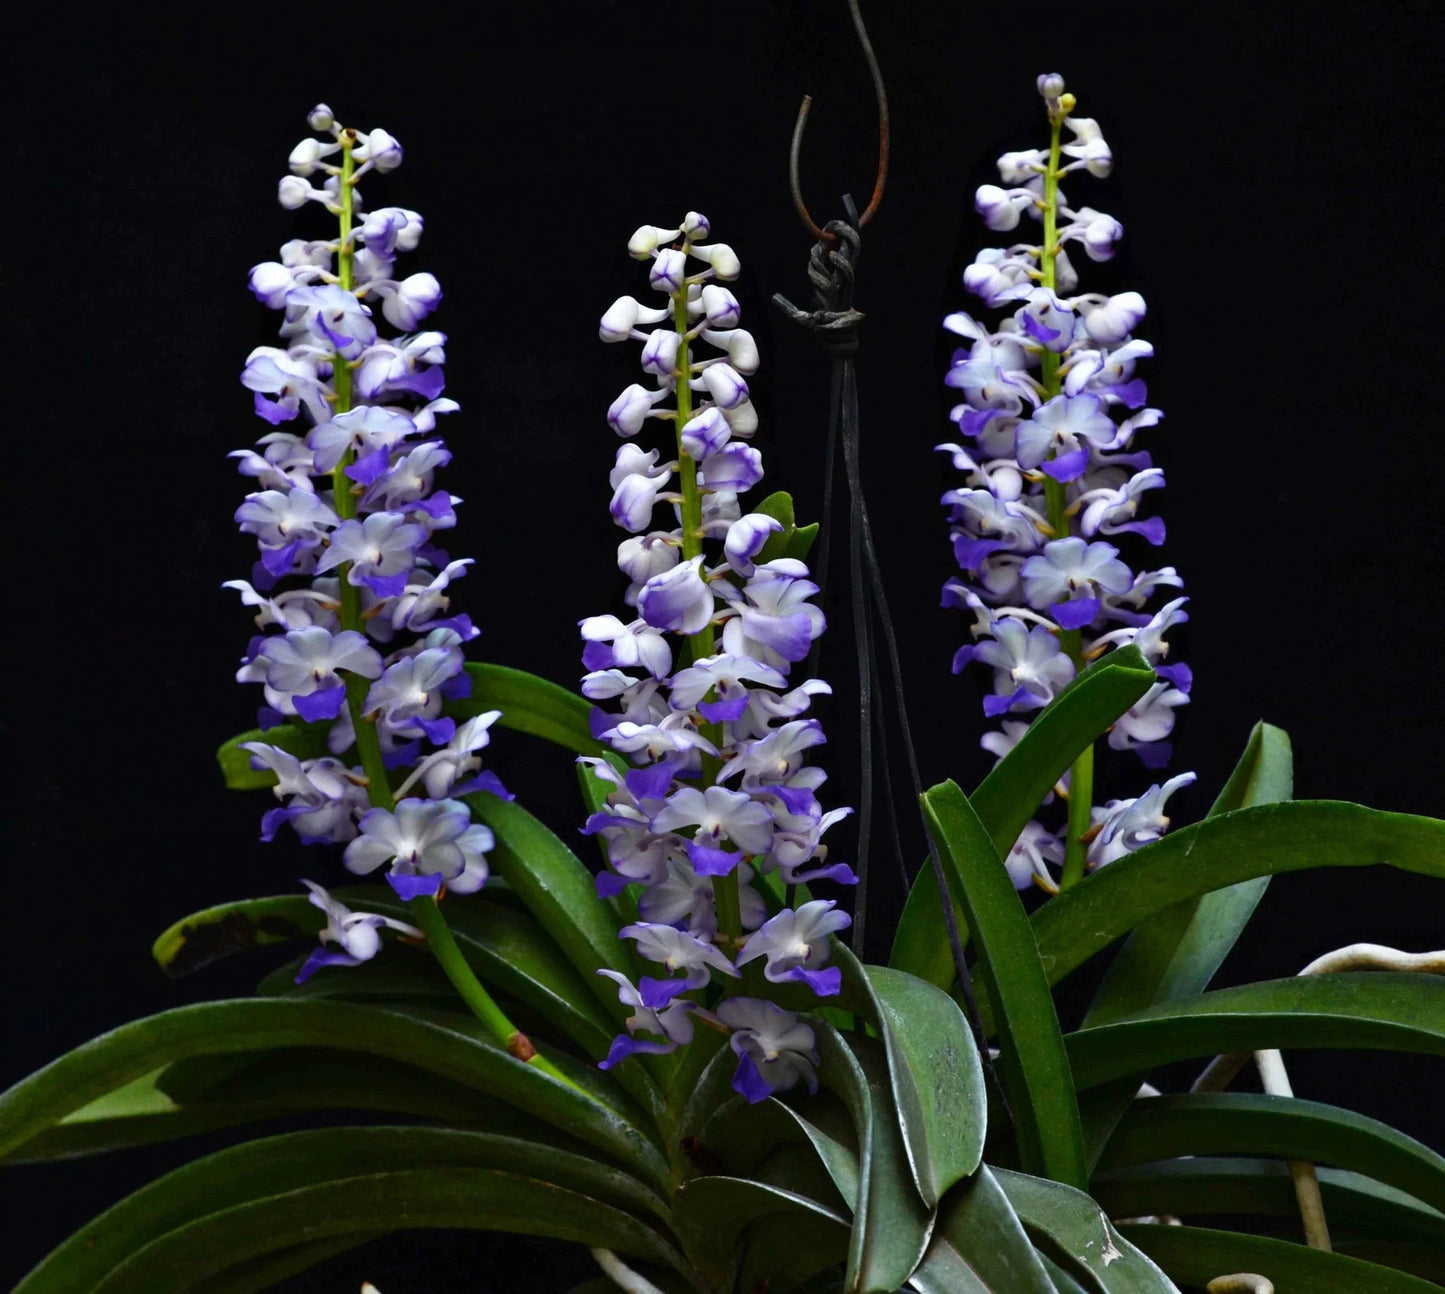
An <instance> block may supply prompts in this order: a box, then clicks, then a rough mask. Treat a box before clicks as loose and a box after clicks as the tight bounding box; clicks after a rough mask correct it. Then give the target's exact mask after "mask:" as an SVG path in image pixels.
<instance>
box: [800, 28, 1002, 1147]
mask: <svg viewBox="0 0 1445 1294" xmlns="http://www.w3.org/2000/svg"><path fill="white" fill-rule="evenodd" d="M848 9H849V12H850V14H851V16H852V19H853V28H854V30H855V31H856V32H857V34H858V43H859V45H860V46H861V47H862V50H863V57H864V59H865V60H866V61H867V63H868V73H869V76H870V77H871V78H872V81H873V92H874V95H875V96H876V98H877V101H878V173H877V176H876V178H875V179H874V183H873V192H872V194H871V196H870V197H869V199H868V206H867V208H866V209H865V210H864V212H863V214H862V215H861V216H860V215H859V214H858V210H857V208H856V207H855V206H854V205H853V199H852V198H851V197H849V196H848V195H846V194H845V195H844V197H843V208H844V211H845V212H846V213H847V216H848V220H847V222H846V223H845V222H844V221H841V220H831V221H829V222H828V224H827V225H825V226H824V227H823V228H822V229H819V228H818V226H817V225H816V224H814V223H813V218H812V216H811V215H809V213H808V206H807V203H806V202H804V201H803V193H802V187H801V185H800V184H799V181H798V158H799V154H800V152H801V150H802V143H803V128H804V126H805V125H806V124H807V121H808V109H809V108H810V107H811V105H812V99H811V97H809V96H806V95H805V96H804V98H803V104H802V107H801V108H800V109H799V111H798V119H797V122H796V124H795V125H794V127H793V142H792V147H791V148H790V150H789V155H788V187H789V189H790V190H791V192H792V195H793V206H794V208H795V210H796V211H797V213H798V217H799V219H801V220H802V222H803V227H804V228H805V229H806V230H807V231H808V233H809V234H811V235H812V237H813V239H814V240H815V241H814V244H813V249H812V252H811V253H810V255H809V257H808V280H809V282H811V283H812V285H813V296H814V305H815V308H814V309H812V310H799V309H798V307H797V306H795V305H793V303H792V302H791V301H789V300H788V299H787V298H786V297H785V296H783V295H782V293H780V292H779V293H775V294H774V296H773V304H774V305H776V306H778V308H779V309H781V310H782V311H783V312H784V313H785V314H787V315H788V317H789V318H790V319H792V320H793V321H794V322H795V323H799V324H802V325H803V327H805V328H807V329H808V330H809V331H810V332H811V333H812V334H813V335H814V336H815V337H817V338H818V340H819V341H820V342H822V343H823V349H824V350H826V351H827V352H828V353H829V354H830V355H832V356H833V376H832V382H831V384H830V400H829V415H828V439H827V448H826V452H825V467H824V478H823V516H822V519H821V520H822V527H821V529H822V534H821V535H820V536H819V541H818V556H817V560H816V562H815V564H814V572H815V575H816V577H817V583H818V586H819V600H820V601H822V600H823V595H824V594H825V593H826V590H827V584H828V560H829V549H830V544H829V532H830V528H831V524H832V504H833V475H834V466H833V464H834V458H835V455H834V447H835V446H836V444H837V440H838V437H839V435H840V434H841V436H842V440H843V457H844V464H845V471H846V474H847V478H848V493H849V546H848V547H849V566H850V569H851V573H852V578H853V590H854V592H853V598H852V605H853V632H854V638H855V640H856V643H857V651H858V697H859V724H860V727H859V731H860V737H861V741H860V746H861V751H860V755H861V763H862V769H861V771H862V778H863V784H862V787H861V788H860V790H861V799H862V803H861V805H860V806H859V841H858V867H857V871H858V893H857V898H856V902H855V915H854V922H853V938H852V944H853V947H854V949H855V950H856V951H857V952H858V953H859V954H861V953H862V952H863V934H864V922H865V916H866V910H867V902H866V900H867V885H868V839H869V835H870V834H871V827H872V798H873V734H872V727H873V723H872V700H873V692H874V690H875V689H876V690H878V691H879V692H881V690H882V689H881V686H880V684H881V679H880V676H879V672H878V666H877V658H876V656H875V655H874V653H873V650H872V632H871V628H870V625H869V622H868V603H867V601H865V598H864V596H863V595H862V594H861V593H860V590H861V589H862V588H863V587H864V579H863V576H864V575H865V574H871V576H872V579H871V581H869V584H870V585H871V588H872V593H873V597H872V602H873V607H874V609H875V611H876V612H877V614H878V619H879V623H880V625H881V626H882V629H883V637H884V642H885V644H886V645H887V648H888V661H889V665H890V667H891V668H892V671H893V692H894V702H895V704H896V706H897V709H898V721H899V726H900V728H901V729H902V737H903V748H904V750H905V751H906V752H907V755H908V772H909V776H910V777H911V779H912V782H913V795H914V800H915V802H916V803H917V804H918V806H919V813H920V815H922V814H923V782H922V779H921V777H920V776H919V773H918V759H917V756H916V755H915V753H914V750H913V735H912V733H911V731H910V729H909V724H908V707H907V704H906V702H905V700H904V696H903V674H902V671H901V669H900V667H899V660H898V640H897V637H896V635H895V634H894V632H893V620H892V618H891V617H890V616H889V614H888V599H887V596H886V595H885V594H884V592H883V573H882V570H881V569H880V567H879V564H878V554H877V551H876V550H875V549H874V546H873V532H872V527H871V526H870V525H869V522H868V508H867V505H866V504H865V502H864V500H863V484H862V477H861V474H860V472H859V467H858V457H859V434H858V381H857V373H856V371H855V368H854V360H853V357H854V355H856V354H857V351H858V325H859V324H860V323H862V321H863V315H862V313H861V312H860V311H858V310H855V309H854V308H853V287H854V282H855V279H856V269H855V265H856V262H857V260H858V254H859V251H860V249H861V246H862V240H861V239H860V237H859V230H861V229H862V228H863V226H864V225H866V224H867V223H868V222H869V221H870V220H871V219H872V218H873V216H874V215H875V214H876V213H877V210H878V204H879V203H880V202H881V201H882V198H883V186H884V182H885V181H886V179H887V176H888V153H889V134H890V131H889V121H888V95H887V93H886V91H885V90H884V87H883V73H882V71H881V70H880V69H879V66H878V59H877V57H876V56H875V55H874V53H873V45H872V42H871V41H869V39H868V29H867V28H866V27H865V26H864V24H863V15H862V13H861V12H860V10H859V7H858V0H848ZM821 649H822V641H821V639H817V640H815V641H814V644H813V649H812V651H811V652H810V653H809V656H808V671H809V674H810V675H812V676H816V674H817V665H818V659H819V654H820V651H821ZM882 735H883V734H882V733H881V732H880V737H881V736H882ZM883 772H884V791H885V794H886V797H887V805H888V820H889V824H890V826H891V828H892V835H893V846H894V853H895V855H896V856H897V862H898V867H899V870H900V871H901V872H902V873H903V877H904V881H905V889H906V883H907V880H908V869H907V866H906V865H905V864H904V862H903V849H902V845H901V843H900V840H899V836H898V814H897V813H896V812H895V811H894V805H893V786H892V779H891V778H890V776H889V770H888V756H887V743H886V740H885V741H884V743H883ZM923 838H924V839H925V840H926V841H927V842H928V857H929V861H930V863H931V865H932V868H933V880H934V884H935V885H937V887H938V894H939V903H940V906H941V907H942V909H943V925H944V929H945V930H946V931H947V932H948V947H949V951H950V952H951V953H952V955H953V969H954V972H955V974H956V975H957V976H958V983H959V988H960V989H961V990H962V992H963V999H964V1004H965V1006H966V1008H967V1014H968V1022H969V1025H970V1027H971V1028H972V1030H973V1034H974V1038H975V1040H976V1042H977V1043H978V1050H979V1056H980V1059H981V1060H982V1061H983V1067H984V1071H985V1073H987V1075H988V1077H989V1079H990V1080H991V1082H992V1084H993V1087H994V1090H995V1091H996V1093H997V1095H998V1098H999V1100H1000V1102H1001V1103H1002V1105H1003V1108H1004V1110H1005V1112H1006V1113H1007V1114H1008V1117H1009V1119H1010V1122H1012V1119H1013V1114H1012V1111H1011V1110H1009V1103H1008V1097H1007V1095H1006V1094H1005V1092H1004V1090H1003V1084H1002V1083H1001V1082H999V1078H998V1075H997V1073H995V1071H994V1067H993V1061H992V1060H991V1058H990V1057H989V1052H988V1040H987V1039H986V1038H985V1036H984V1032H983V1024H982V1021H981V1020H980V1019H979V1014H978V1003H977V1001H976V1000H975V998H974V992H973V979H972V977H971V976H970V975H969V973H968V963H967V962H966V961H965V959H964V955H963V940H962V938H961V937H960V935H959V930H958V919H957V917H956V916H955V914H954V910H953V896H952V894H951V892H950V891H949V887H948V877H947V876H946V874H945V873H944V870H943V861H942V859H940V858H939V856H938V847H937V845H936V844H935V843H934V840H933V834H932V832H930V831H929V830H928V821H927V818H926V816H924V821H923ZM794 889H795V887H792V886H790V887H789V889H788V903H789V906H792V902H793V894H794Z"/></svg>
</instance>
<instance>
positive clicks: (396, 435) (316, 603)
mask: <svg viewBox="0 0 1445 1294" xmlns="http://www.w3.org/2000/svg"><path fill="white" fill-rule="evenodd" d="M308 121H309V123H310V125H311V126H312V128H313V129H315V130H317V131H319V132H323V133H324V134H325V135H326V136H327V138H326V139H325V140H317V139H314V138H307V139H304V140H302V141H301V143H299V144H298V145H297V146H296V147H295V148H294V149H293V150H292V152H291V158H290V167H291V172H292V174H291V175H289V176H287V177H286V179H284V180H282V181H281V186H280V191H279V196H280V201H281V204H282V205H283V206H285V207H288V208H297V207H301V206H304V205H305V204H306V202H307V201H310V200H316V201H318V202H321V203H322V204H323V205H324V206H325V207H326V208H327V210H328V211H330V212H331V213H332V214H333V215H335V216H337V217H338V218H339V228H338V229H337V230H336V232H334V233H333V234H332V236H330V237H328V238H321V239H313V240H310V241H306V240H302V239H296V240H293V241H291V242H288V243H287V244H286V245H285V246H283V247H282V248H281V256H280V260H278V261H267V262H264V263H262V264H260V265H257V266H255V267H254V268H253V269H252V270H251V275H250V286H251V291H252V292H253V293H254V294H255V295H256V297H257V298H258V299H259V300H260V301H261V302H262V303H263V304H264V305H266V306H268V307H270V308H271V309H273V310H280V311H282V312H283V315H284V320H283V322H282V324H281V330H280V331H281V340H282V345H281V346H259V347H257V348H256V349H255V350H254V351H252V352H251V355H250V356H249V358H248V359H247V361H246V365H245V368H244V369H243V371H242V373H241V382H242V384H243V385H244V386H245V387H246V388H247V389H249V390H250V391H251V392H253V395H254V405H255V411H256V413H257V414H258V415H259V416H260V417H261V419H262V420H263V421H264V422H265V423H266V424H267V426H268V430H267V433H266V434H265V435H263V436H262V437H261V438H260V439H259V441H257V443H256V446H255V448H254V449H246V450H238V451H236V452H235V453H234V454H232V455H231V457H232V458H234V459H236V460H237V465H238V466H239V468H240V471H241V473H242V475H243V476H245V477H248V478H250V479H251V480H252V481H254V483H255V488H254V490H253V492H252V493H250V494H248V495H247V496H246V499H245V501H244V502H243V503H242V504H241V506H240V508H239V509H238V510H237V512H236V520H237V522H238V523H239V525H240V528H241V530H242V531H243V532H244V533H246V534H248V535H251V536H253V537H254V538H255V541H256V544H257V547H258V550H259V551H258V560H257V562H256V564H255V567H254V568H253V570H252V572H251V578H250V580H249V581H247V580H231V581H229V582H228V583H227V585H226V587H227V588H231V589H235V590H236V591H237V592H239V593H240V595H241V599H242V601H243V602H244V603H245V604H246V605H247V606H250V607H254V608H255V609H256V613H257V614H256V626H257V628H258V630H259V631H260V632H259V633H258V634H257V636H256V637H254V638H253V639H252V640H251V643H250V646H249V648H248V650H247V652H246V655H245V657H244V659H243V663H242V666H241V669H240V671H239V672H238V673H237V675H236V677H237V679H238V680H239V681H241V682H243V683H259V684H260V685H261V687H262V689H263V693H264V697H265V704H264V706H263V707H262V710H261V716H260V722H261V727H262V729H263V731H269V730H272V729H277V728H282V729H283V730H284V729H285V728H287V727H290V726H292V725H298V724H325V725H327V728H326V741H327V746H328V748H329V751H330V754H328V755H325V756H322V757H320V758H315V759H300V758H297V757H296V756H295V755H294V754H292V753H290V752H289V751H288V749H287V746H288V744H289V743H288V742H287V741H284V740H283V741H280V742H277V743H272V742H271V741H268V740H265V739H262V740H258V741H252V742H246V743H244V749H246V750H247V751H248V752H249V753H250V755H251V759H252V765H253V767H255V768H257V769H268V770H270V771H271V772H272V773H274V774H275V776H276V788H275V789H276V796H277V799H278V800H280V801H281V804H280V806H279V807H277V808H274V809H272V810H271V811H270V812H269V813H267V814H266V815H265V817H264V818H263V819H262V838H263V839H265V840H270V839H272V838H273V837H274V836H275V834H276V832H277V831H278V830H279V829H280V828H281V827H282V826H283V825H285V824H287V823H289V824H290V826H291V828H292V829H293V830H294V831H295V832H296V833H297V835H299V836H300V837H301V839H302V840H303V841H306V842H307V843H312V844H318V843H319V844H326V843H334V844H344V845H345V846H346V853H345V863H346V866H347V868H348V869H349V870H351V871H352V872H356V873H363V874H365V873H370V872H373V871H376V870H377V869H378V868H381V867H386V868H387V872H388V875H387V879H388V880H389V881H390V882H391V884H392V886H393V888H394V889H395V890H396V891H397V893H398V894H399V895H400V896H401V897H402V898H404V899H410V898H414V897H416V896H417V895H420V894H436V893H438V892H439V891H440V890H441V888H442V887H443V886H446V887H448V888H450V889H452V890H455V891H458V892H462V893H466V892H470V891H474V890H477V889H480V888H481V886H482V885H483V883H484V882H485V881H486V879H487V863H486V853H487V851H488V850H489V849H491V847H492V844H493V841H492V833H491V831H490V830H489V829H488V828H487V827H485V826H483V825H481V824H479V823H478V824H474V823H473V822H472V821H471V814H470V811H469V810H468V808H467V807H466V805H465V804H464V803H462V801H461V799H460V798H459V797H460V796H462V795H464V794H466V793H468V792H471V791H476V790H487V791H490V792H492V793H493V794H498V795H506V791H505V789H504V788H503V787H502V784H501V783H500V782H499V781H498V780H497V778H496V776H495V775H494V774H491V773H484V772H482V771H481V759H480V756H479V753H478V752H480V751H481V750H482V749H483V748H484V747H485V746H486V745H487V742H488V729H489V728H490V727H491V725H492V724H493V723H494V722H495V721H496V719H497V718H498V717H499V712H498V711H490V712H488V713H485V714H480V715H476V716H474V717H473V718H470V719H468V720H466V721H465V722H464V723H462V724H460V725H458V724H457V723H456V721H455V720H453V719H452V718H450V717H448V716H445V715H443V714H442V707H443V704H444V703H445V702H446V701H448V700H456V699H460V698H463V697H465V696H466V695H467V694H468V693H469V691H470V683H469V680H468V678H467V676H466V674H465V672H464V661H463V658H462V644H463V643H465V642H466V641H468V640H469V639H471V638H474V637H476V635H477V630H476V629H475V628H474V627H473V625H472V622H471V620H470V619H469V618H468V617H467V616H466V615H464V614H452V613H451V609H450V605H449V594H450V586H451V584H452V582H453V581H455V580H457V579H460V578H461V577H463V576H464V575H465V574H466V571H467V567H468V566H469V565H470V564H471V559H470V558H462V559H460V560H453V559H452V558H451V556H450V555H449V554H448V553H447V552H446V551H445V550H444V549H443V548H442V547H441V546H440V543H439V540H440V539H441V537H442V535H441V532H443V531H446V530H448V529H450V528H451V527H453V526H455V524H456V505H457V504H459V503H460V502H461V500H460V499H458V498H457V497H456V496H454V495H451V494H448V493H447V492H446V491H445V490H439V489H437V488H436V484H435V477H436V473H437V471H438V469H440V468H442V467H444V466H445V465H446V464H447V463H448V462H449V461H450V459H451V453H450V451H449V450H448V449H447V448H446V445H445V444H444V443H443V441H442V439H441V438H440V436H439V435H438V434H437V418H438V416H439V415H441V414H445V413H451V412H453V411H455V410H456V408H457V405H456V402H455V401H453V400H449V399H446V398H445V397H443V395H442V389H443V385H444V381H443V376H442V369H441V364H442V362H443V360H444V358H445V357H444V353H443V347H444V345H445V343H446V337H445V335H444V334H442V333H439V332H430V331H418V329H419V326H420V324H421V322H422V320H424V319H425V318H426V317H427V315H429V314H430V313H431V312H432V310H433V309H435V307H436V306H437V304H438V303H439V302H440V300H441V288H440V286H439V285H438V283H437V281H436V279H435V278H433V277H432V275H430V274H427V273H412V274H408V275H406V276H405V277H398V276H397V274H396V269H395V267H396V261H397V258H398V257H399V256H400V255H402V254H405V253H409V252H412V251H414V250H415V249H416V247H417V245H418V242H419V240H420V238H421V232H422V218H421V216H419V215H418V214H417V213H416V212H415V211H409V210H407V209H405V208H403V207H381V208H378V209H377V210H375V211H371V212H367V211H365V210H364V208H363V206H362V200H361V193H360V191H359V190H358V189H357V188H356V184H355V182H356V180H357V178H358V177H360V176H362V175H364V174H365V173H366V172H368V171H372V170H375V171H377V172H387V171H391V170H393V169H395V168H396V167H397V166H398V165H399V164H400V162H401V157H402V151H401V145H400V144H398V143H397V141H396V140H395V139H394V138H392V136H391V135H389V134H388V133H387V132H386V131H384V130H373V131H371V132H370V133H369V134H364V133H362V132H359V131H353V130H347V129H346V128H345V127H343V126H342V125H340V124H339V123H337V122H336V121H335V120H334V118H333V116H332V113H331V109H330V108H328V107H326V106H325V105H324V104H322V105H318V106H317V107H316V108H314V109H313V110H312V111H311V113H310V114H309V117H308ZM317 179H320V180H321V184H320V187H317V186H316V184H315V183H314V181H315V180H317ZM378 316H379V318H378ZM388 325H389V327H390V329H391V330H393V335H391V336H384V335H383V331H384V329H385V327H386V326H388ZM358 724H359V725H360V726H361V728H362V734H361V735H362V739H363V740H362V743H358V740H357V725H358ZM362 744H365V745H366V746H367V748H368V749H369V750H370V751H371V752H372V753H373V754H374V755H375V758H374V759H373V760H372V762H371V764H370V766H367V758H366V754H365V752H362V751H361V745H362ZM356 752H360V753H359V754H358V755H357V757H358V758H359V759H360V763H361V765H362V766H357V765H356V764H353V763H352V755H353V754H354V753H356ZM379 782H380V783H383V784H381V785H378V783H379ZM392 782H395V783H396V784H397V785H396V794H397V796H399V797H400V799H399V802H398V803H395V804H394V803H393V798H392V796H393V792H392V789H391V783H392ZM306 884H307V886H308V887H309V888H310V889H311V892H312V902H313V903H315V904H316V905H317V906H318V907H320V908H321V909H322V911H323V912H325V913H326V917H327V925H326V928H325V929H324V930H323V931H322V933H321V939H322V941H323V945H327V944H334V945H336V946H337V948H339V949H340V951H330V950H327V949H325V948H323V950H322V951H319V952H317V953H316V954H314V955H313V956H312V958H311V959H310V960H309V961H308V962H307V963H306V966H305V967H304V968H303V970H302V974H301V978H305V977H306V976H308V975H310V974H311V973H312V972H313V971H314V970H315V969H316V968H317V967H318V966H323V965H356V964H357V963H359V962H361V961H365V960H368V959H369V958H370V957H372V956H374V955H375V953H376V952H377V950H378V949H379V948H380V945H381V940H380V931H381V930H382V929H384V928H391V929H393V930H397V931H399V932H401V933H402V934H404V935H408V936H417V937H419V935H420V932H419V931H417V930H415V929H414V928H413V927H411V926H408V925H406V924H405V923H403V922H398V921H394V920H391V919H390V918H385V917H380V916H375V915H373V914H368V913H354V912H350V911H349V910H348V909H347V908H345V907H344V906H342V905H341V904H340V903H337V902H336V901H335V900H333V899H331V898H330V896H329V895H327V893H326V891H325V890H323V889H322V888H321V887H320V886H318V885H314V884H312V883H311V882H309V881H308V882H306Z"/></svg>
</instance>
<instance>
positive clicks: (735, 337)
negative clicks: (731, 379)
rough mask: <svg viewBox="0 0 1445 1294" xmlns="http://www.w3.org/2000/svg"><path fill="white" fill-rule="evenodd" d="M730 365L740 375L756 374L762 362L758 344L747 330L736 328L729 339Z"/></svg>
mask: <svg viewBox="0 0 1445 1294" xmlns="http://www.w3.org/2000/svg"><path fill="white" fill-rule="evenodd" d="M727 347H728V363H729V364H731V365H732V366H733V367H734V368H735V369H737V371H738V372H739V373H756V372H757V371H758V364H759V363H761V360H760V358H759V356H758V344H757V342H755V341H754V340H753V335H752V333H750V332H749V331H748V330H747V329H746V328H736V329H734V330H733V331H732V332H731V333H730V334H729V335H728V339H727Z"/></svg>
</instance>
